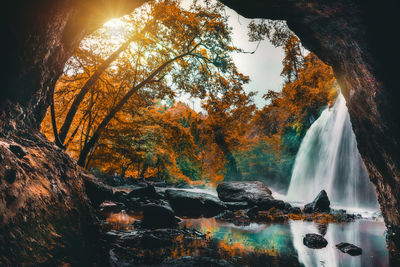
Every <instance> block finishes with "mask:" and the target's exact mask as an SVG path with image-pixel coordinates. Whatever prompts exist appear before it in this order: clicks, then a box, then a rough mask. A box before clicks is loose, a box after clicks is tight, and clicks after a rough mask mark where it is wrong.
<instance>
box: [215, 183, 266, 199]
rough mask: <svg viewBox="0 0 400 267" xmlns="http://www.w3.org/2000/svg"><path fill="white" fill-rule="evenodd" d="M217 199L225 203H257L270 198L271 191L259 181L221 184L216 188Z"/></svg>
mask: <svg viewBox="0 0 400 267" xmlns="http://www.w3.org/2000/svg"><path fill="white" fill-rule="evenodd" d="M217 193H218V197H219V199H221V200H222V201H225V202H242V201H248V202H258V201H259V200H260V199H264V198H272V196H271V194H272V192H271V190H270V189H269V188H268V187H267V186H266V185H265V184H263V183H262V182H260V181H251V182H223V183H221V184H219V185H218V186H217Z"/></svg>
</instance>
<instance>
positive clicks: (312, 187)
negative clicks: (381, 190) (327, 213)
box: [286, 94, 378, 209]
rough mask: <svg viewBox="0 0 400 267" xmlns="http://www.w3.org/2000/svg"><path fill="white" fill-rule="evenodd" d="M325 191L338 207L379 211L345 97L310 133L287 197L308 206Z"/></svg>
mask: <svg viewBox="0 0 400 267" xmlns="http://www.w3.org/2000/svg"><path fill="white" fill-rule="evenodd" d="M322 189H325V190H326V192H327V194H328V197H329V198H330V200H331V203H332V205H333V206H335V207H344V208H368V209H375V208H377V207H378V203H377V199H376V193H375V189H374V187H373V185H372V183H371V182H370V180H369V177H368V173H367V170H366V168H365V165H364V163H363V161H362V159H361V156H360V154H359V152H358V149H357V142H356V138H355V135H354V133H353V129H352V126H351V122H350V116H349V113H348V110H347V107H346V101H345V99H344V97H343V95H342V94H339V96H338V97H337V100H336V102H335V104H334V105H333V107H331V108H326V109H325V110H324V111H323V112H322V113H321V116H320V117H319V118H318V119H317V120H316V121H315V122H314V123H313V124H312V125H311V127H310V129H308V131H307V133H306V135H305V137H304V139H303V141H302V143H301V145H300V149H299V151H298V153H297V156H296V160H295V164H294V168H293V173H292V178H291V182H290V186H289V190H288V193H287V195H286V197H287V200H289V201H297V202H303V203H308V202H311V201H312V200H313V199H314V198H315V196H316V195H317V194H318V193H319V192H320V191H321V190H322Z"/></svg>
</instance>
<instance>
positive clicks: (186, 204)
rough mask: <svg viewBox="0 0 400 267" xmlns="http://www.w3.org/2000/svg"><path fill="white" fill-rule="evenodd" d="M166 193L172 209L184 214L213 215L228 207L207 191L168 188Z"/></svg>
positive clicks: (191, 215)
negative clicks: (197, 191) (198, 191)
mask: <svg viewBox="0 0 400 267" xmlns="http://www.w3.org/2000/svg"><path fill="white" fill-rule="evenodd" d="M165 194H166V197H167V199H168V200H169V203H170V204H171V207H172V209H173V210H174V211H175V212H176V214H178V215H182V216H189V217H198V216H201V215H204V216H206V217H212V216H215V215H217V214H219V213H221V212H222V211H224V210H226V209H227V207H226V206H225V204H224V203H223V202H222V201H220V200H219V199H218V198H217V197H215V196H213V195H210V194H206V193H196V192H189V191H183V190H174V189H168V190H166V191H165Z"/></svg>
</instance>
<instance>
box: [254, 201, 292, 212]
mask: <svg viewBox="0 0 400 267" xmlns="http://www.w3.org/2000/svg"><path fill="white" fill-rule="evenodd" d="M257 206H258V207H259V210H269V209H271V208H275V209H280V210H285V208H287V207H291V206H290V204H289V203H285V202H284V201H282V200H278V199H271V198H264V199H261V200H259V201H257Z"/></svg>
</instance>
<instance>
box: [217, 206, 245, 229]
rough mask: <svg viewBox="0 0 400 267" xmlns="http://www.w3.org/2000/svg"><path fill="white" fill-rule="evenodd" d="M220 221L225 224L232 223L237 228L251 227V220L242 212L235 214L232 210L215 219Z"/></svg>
mask: <svg viewBox="0 0 400 267" xmlns="http://www.w3.org/2000/svg"><path fill="white" fill-rule="evenodd" d="M215 218H216V219H218V220H221V221H224V222H230V223H233V224H234V225H237V226H247V225H250V221H251V219H250V218H249V217H248V216H246V215H244V214H243V213H241V212H233V211H231V210H227V211H224V212H223V213H221V214H219V215H217V216H216V217H215Z"/></svg>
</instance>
